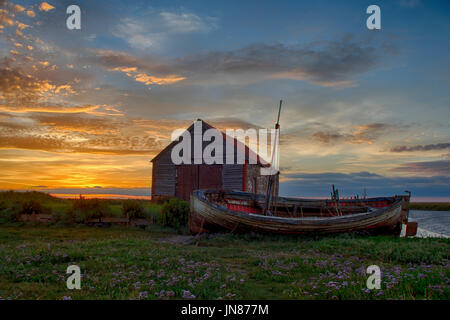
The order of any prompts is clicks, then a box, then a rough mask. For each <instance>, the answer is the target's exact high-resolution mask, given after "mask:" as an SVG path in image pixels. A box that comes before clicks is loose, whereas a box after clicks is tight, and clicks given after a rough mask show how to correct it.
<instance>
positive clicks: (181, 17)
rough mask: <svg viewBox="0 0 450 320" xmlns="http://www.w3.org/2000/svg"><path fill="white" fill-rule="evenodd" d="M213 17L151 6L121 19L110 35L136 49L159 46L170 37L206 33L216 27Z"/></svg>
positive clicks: (156, 47)
mask: <svg viewBox="0 0 450 320" xmlns="http://www.w3.org/2000/svg"><path fill="white" fill-rule="evenodd" d="M215 21H216V19H214V18H211V17H200V16H198V15H196V14H194V13H192V12H188V11H185V10H183V11H181V12H169V11H158V10H154V9H150V10H147V11H146V12H145V14H143V15H141V16H137V17H133V18H129V17H125V18H122V19H121V20H120V22H119V24H118V25H117V26H116V27H115V28H114V31H113V34H114V35H115V36H116V37H119V38H122V39H124V40H125V41H126V42H128V43H129V45H130V46H131V47H133V48H137V49H148V48H152V49H158V48H161V47H162V46H164V44H165V42H166V41H167V40H168V39H169V37H173V36H177V35H186V34H192V33H205V32H209V31H211V30H213V29H215V27H216V24H215Z"/></svg>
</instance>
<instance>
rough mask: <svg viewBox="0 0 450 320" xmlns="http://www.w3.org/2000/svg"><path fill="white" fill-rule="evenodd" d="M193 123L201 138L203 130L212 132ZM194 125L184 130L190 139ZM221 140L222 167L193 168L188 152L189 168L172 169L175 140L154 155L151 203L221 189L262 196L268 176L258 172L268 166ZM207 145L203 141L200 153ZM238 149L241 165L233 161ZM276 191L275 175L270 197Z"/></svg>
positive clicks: (205, 125)
mask: <svg viewBox="0 0 450 320" xmlns="http://www.w3.org/2000/svg"><path fill="white" fill-rule="evenodd" d="M197 121H200V122H199V123H200V124H201V132H202V136H203V134H204V132H205V131H206V130H208V129H215V128H214V127H213V126H211V125H209V124H208V123H206V122H204V121H202V120H200V119H198V120H197ZM194 124H195V123H193V124H192V125H191V126H190V127H189V128H188V129H186V130H187V131H189V133H190V134H191V137H193V136H194ZM197 125H198V124H197ZM222 136H223V138H224V140H225V141H227V143H224V145H223V155H224V161H223V163H224V164H209V165H208V164H206V163H205V162H204V160H203V159H202V160H201V161H202V162H201V164H193V163H194V157H193V154H194V152H191V155H192V157H191V160H192V161H191V164H180V165H175V164H174V163H173V162H172V158H171V153H172V149H173V148H174V147H175V145H176V144H177V143H178V142H179V141H178V140H175V141H173V142H172V143H170V144H169V145H168V146H167V147H166V148H165V149H163V150H162V151H161V152H160V153H159V154H158V155H156V156H155V157H154V158H153V159H152V160H151V162H152V164H153V168H152V200H158V199H161V198H171V197H177V198H179V199H183V200H189V198H190V194H191V192H192V191H193V190H197V189H222V190H234V191H245V192H251V193H259V194H265V191H266V186H267V181H268V177H269V176H267V175H261V168H262V167H264V166H266V167H267V165H268V164H267V163H266V162H265V161H264V160H263V159H262V158H260V157H259V156H258V155H257V154H255V152H253V151H252V150H251V149H250V148H248V147H247V146H246V145H245V144H243V143H241V142H240V141H237V140H236V139H233V138H231V137H229V136H227V135H226V134H224V133H223V132H222ZM180 140H182V139H180ZM209 143H210V142H204V141H203V143H202V152H203V150H204V149H205V147H206V146H207V145H208V144H209ZM230 147H233V148H234V156H235V161H234V164H225V154H226V148H230ZM242 148H243V149H244V150H245V161H244V163H243V164H239V163H237V161H236V155H237V152H238V149H240V150H242ZM192 150H193V146H192ZM241 152H242V151H241ZM249 159H250V160H252V161H249ZM241 162H242V161H241ZM252 163H253V164H252ZM254 163H256V164H254ZM278 187H279V175H277V176H276V177H275V180H274V195H278Z"/></svg>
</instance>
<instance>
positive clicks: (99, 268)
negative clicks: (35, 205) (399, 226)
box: [0, 226, 450, 299]
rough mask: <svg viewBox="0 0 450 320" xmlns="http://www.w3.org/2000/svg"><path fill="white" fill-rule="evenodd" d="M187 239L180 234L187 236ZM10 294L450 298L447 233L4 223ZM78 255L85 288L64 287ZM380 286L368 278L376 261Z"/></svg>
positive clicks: (5, 281)
mask: <svg viewBox="0 0 450 320" xmlns="http://www.w3.org/2000/svg"><path fill="white" fill-rule="evenodd" d="M180 240H182V241H180ZM0 261H1V263H0V297H1V298H3V299H63V298H65V299H69V298H71V299H191V298H194V297H195V298H199V299H449V298H450V290H449V284H450V283H449V276H450V269H449V240H447V239H400V238H393V237H362V236H354V235H341V236H329V237H318V236H315V237H295V236H283V237H282V236H267V235H257V234H249V235H232V234H215V235H204V236H201V237H191V236H180V235H178V233H177V232H176V231H174V230H172V229H170V228H163V227H160V226H151V227H150V228H149V229H148V230H138V229H132V228H125V227H112V228H95V227H84V226H78V227H66V228H61V227H56V226H50V227H42V226H39V227H36V226H34V227H33V226H20V227H19V226H13V227H0ZM71 264H76V265H79V266H80V268H81V270H82V280H81V283H82V289H81V290H68V289H67V288H66V277H67V275H66V268H67V267H68V266H69V265H71ZM372 264H376V265H379V266H380V268H381V270H382V289H381V290H372V291H371V290H368V289H367V288H366V279H367V276H366V275H365V270H366V268H367V267H368V266H369V265H372Z"/></svg>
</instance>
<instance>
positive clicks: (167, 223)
mask: <svg viewBox="0 0 450 320" xmlns="http://www.w3.org/2000/svg"><path fill="white" fill-rule="evenodd" d="M188 217H189V203H188V202H186V201H183V200H179V199H175V198H173V199H170V200H169V201H168V202H166V203H165V204H164V205H163V206H162V209H161V216H160V221H159V222H160V224H161V225H162V226H164V227H172V228H175V229H178V230H179V229H181V228H182V227H184V226H186V225H187V222H188Z"/></svg>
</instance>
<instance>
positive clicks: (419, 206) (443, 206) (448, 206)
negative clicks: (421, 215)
mask: <svg viewBox="0 0 450 320" xmlns="http://www.w3.org/2000/svg"><path fill="white" fill-rule="evenodd" d="M410 209H411V210H430V211H450V202H411V204H410Z"/></svg>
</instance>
